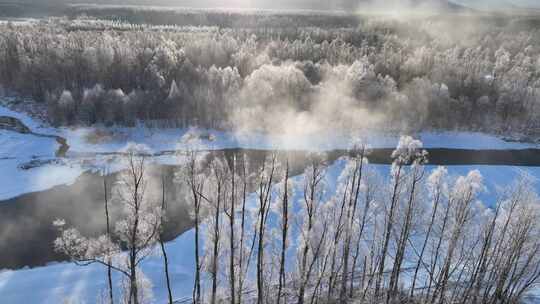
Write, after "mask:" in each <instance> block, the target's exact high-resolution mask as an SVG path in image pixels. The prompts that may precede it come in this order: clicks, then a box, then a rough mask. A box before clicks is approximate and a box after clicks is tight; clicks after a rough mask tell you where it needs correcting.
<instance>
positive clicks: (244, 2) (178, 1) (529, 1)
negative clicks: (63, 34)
mask: <svg viewBox="0 0 540 304" xmlns="http://www.w3.org/2000/svg"><path fill="white" fill-rule="evenodd" d="M4 1H6V0H0V2H4ZM15 1H17V0H15ZM19 1H21V2H32V1H31V0H19ZM39 1H49V2H55V3H58V2H62V3H70V2H77V3H100V4H137V5H142V4H147V5H168V6H187V7H239V8H240V7H243V8H275V9H279V8H284V9H285V8H303V9H322V10H325V9H336V8H343V7H348V8H352V7H355V6H356V5H358V4H360V3H362V2H370V1H376V2H378V3H384V4H387V3H390V4H391V5H392V3H394V2H395V3H400V4H401V3H402V2H403V0H39ZM405 1H413V2H435V3H437V2H445V1H450V2H454V3H459V4H463V5H466V6H469V7H474V8H482V9H501V8H511V7H515V8H526V7H534V8H540V0H405ZM6 2H13V0H10V1H6Z"/></svg>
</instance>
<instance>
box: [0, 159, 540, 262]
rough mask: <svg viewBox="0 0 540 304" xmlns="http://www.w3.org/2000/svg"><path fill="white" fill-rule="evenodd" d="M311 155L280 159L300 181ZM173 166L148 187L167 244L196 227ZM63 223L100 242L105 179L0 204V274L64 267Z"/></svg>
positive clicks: (115, 215)
mask: <svg viewBox="0 0 540 304" xmlns="http://www.w3.org/2000/svg"><path fill="white" fill-rule="evenodd" d="M392 150H393V149H375V150H373V151H372V153H371V154H370V156H369V160H370V162H371V163H374V164H390V163H391V158H390V155H391V153H392ZM427 150H428V153H429V163H430V164H432V165H447V166H452V165H504V166H532V167H535V166H540V150H538V149H526V150H463V149H427ZM271 153H275V152H274V151H263V150H242V149H229V150H223V151H217V152H214V153H213V154H212V155H211V156H210V157H214V156H216V155H221V156H223V155H224V156H225V157H226V158H227V159H228V160H230V159H231V156H232V155H235V154H245V155H247V156H248V157H249V158H250V160H251V163H252V165H253V166H252V167H257V164H258V163H261V162H262V161H263V160H264V158H265V157H267V156H268V155H269V154H271ZM347 153H348V152H347V151H344V150H336V151H331V152H327V153H326V158H327V159H328V161H329V162H333V161H335V160H336V159H338V158H339V157H341V156H344V155H346V154H347ZM308 154H309V153H308V152H305V151H290V152H279V153H278V158H279V159H280V160H282V161H284V160H286V159H288V160H289V163H290V166H291V175H298V174H301V172H302V171H303V170H304V168H305V167H306V166H307V164H308V157H307V156H308ZM177 170H178V167H175V166H152V167H151V168H149V171H148V172H149V174H150V176H151V179H150V181H149V185H148V191H147V194H148V198H149V199H154V200H159V201H160V200H161V176H162V175H163V176H165V184H166V198H167V207H168V210H167V217H168V219H169V221H168V222H167V225H166V227H165V231H166V235H165V236H166V239H167V240H172V239H174V238H176V237H177V236H179V235H180V234H182V233H183V232H185V231H186V230H188V229H189V228H190V227H192V221H191V220H190V218H189V216H188V211H189V210H188V207H186V204H185V199H186V193H183V191H181V190H180V188H179V186H178V184H176V183H174V173H175V172H176V171H177ZM116 177H117V174H113V175H110V176H108V177H107V184H108V186H109V187H108V188H109V189H111V188H112V184H113V182H114V180H116ZM110 208H111V219H112V223H113V224H112V225H113V227H114V222H115V221H117V220H118V219H119V218H120V217H121V216H120V210H119V209H118V207H117V206H115V204H114V203H111V207H110ZM59 218H61V219H65V220H66V221H67V223H68V225H69V226H74V227H76V228H77V229H79V230H80V231H81V232H82V233H83V235H86V236H97V235H100V234H103V233H104V232H105V217H104V191H103V177H101V176H100V175H98V174H94V173H84V174H83V175H81V176H80V177H79V178H78V179H77V181H76V182H75V183H74V184H72V185H69V186H67V185H64V186H58V187H54V188H52V189H49V190H45V191H41V192H35V193H28V194H24V195H21V196H19V197H16V198H13V199H9V200H5V201H0V269H2V268H11V269H18V268H21V267H25V266H30V267H35V266H42V265H45V264H46V263H49V262H52V261H63V260H65V257H64V256H62V255H59V254H57V253H55V252H54V250H53V241H54V239H55V238H56V237H57V231H56V230H55V228H54V227H53V225H52V222H53V221H54V220H55V219H59Z"/></svg>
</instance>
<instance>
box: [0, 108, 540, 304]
mask: <svg viewBox="0 0 540 304" xmlns="http://www.w3.org/2000/svg"><path fill="white" fill-rule="evenodd" d="M0 116H11V117H15V118H18V119H20V120H21V121H22V122H23V123H25V124H26V125H27V126H28V127H29V128H30V129H31V130H32V131H34V132H36V133H41V134H49V135H59V136H62V137H64V138H66V139H67V142H68V144H69V145H70V146H71V148H70V152H69V153H68V155H67V158H65V159H60V160H58V159H56V157H55V152H56V150H57V148H58V144H57V142H56V141H55V140H54V139H52V138H43V137H37V136H34V135H24V134H19V133H15V132H11V131H5V130H0V200H3V199H8V198H12V197H15V196H18V195H20V194H23V193H28V192H34V191H40V190H45V189H48V188H51V187H53V186H55V185H60V184H69V183H71V182H73V181H75V179H76V178H77V177H78V176H79V175H80V174H81V173H82V172H83V171H85V170H89V169H96V168H97V167H98V166H99V165H100V164H102V163H103V162H104V161H106V158H104V157H103V158H102V157H97V158H94V159H90V160H89V159H79V158H70V154H72V155H73V154H77V153H94V152H118V151H121V150H122V149H124V148H125V147H126V145H128V144H129V143H130V142H135V143H139V144H145V145H147V146H149V147H150V148H151V149H152V150H153V151H166V150H175V149H182V148H186V147H185V146H183V145H182V141H181V138H182V136H183V135H185V134H186V132H188V131H189V130H186V129H165V130H163V129H159V130H158V129H149V128H143V127H137V128H113V130H114V132H113V135H114V136H111V137H110V138H108V139H107V140H104V141H100V142H97V143H91V142H89V141H88V137H89V134H92V133H93V132H96V129H94V128H79V129H69V128H52V127H50V126H48V125H46V124H43V123H40V122H38V121H36V120H34V119H32V118H31V117H29V116H28V115H25V114H22V113H18V112H14V111H11V110H9V109H8V108H6V107H2V106H0ZM109 131H110V130H109ZM199 132H200V134H202V135H204V136H203V137H204V138H206V137H208V138H207V140H205V141H204V143H205V144H206V146H207V147H208V149H222V148H236V147H240V148H254V149H294V150H304V149H306V150H331V149H339V148H347V147H349V145H350V144H349V143H350V139H349V137H345V136H343V137H340V136H332V135H331V134H328V135H322V136H313V137H310V136H307V137H306V138H301V139H297V140H290V139H288V138H279V136H278V137H266V136H261V135H235V134H232V133H225V132H217V131H199ZM207 133H208V134H210V135H211V136H207V135H208V134H207ZM417 137H418V138H419V139H421V140H422V141H423V142H424V147H440V148H467V149H524V148H536V147H538V146H537V145H536V144H526V143H515V142H505V141H503V140H502V139H500V138H498V137H496V136H491V135H485V134H481V133H463V132H444V133H423V134H420V135H418V136H417ZM398 140H399V136H398V135H385V136H384V135H371V136H367V137H366V139H365V141H367V142H368V143H369V144H370V145H371V147H374V148H382V147H385V148H391V147H395V145H396V144H397V142H398ZM32 160H54V161H53V162H52V163H49V164H46V165H43V166H38V167H36V168H32V169H29V170H23V169H20V168H19V166H20V165H21V164H25V163H28V162H29V161H32ZM155 161H157V162H161V163H170V162H171V161H174V159H172V158H171V157H166V156H163V157H158V158H156V159H155ZM373 166H374V167H375V168H377V170H378V171H379V172H380V174H381V176H383V177H386V176H388V174H389V166H387V165H373ZM342 168H343V162H341V161H338V162H336V163H335V164H333V165H332V166H331V167H330V168H329V170H328V185H329V188H330V189H329V192H332V191H335V189H334V188H335V180H336V178H337V175H338V174H339V172H341V169H342ZM428 168H429V170H431V169H433V167H432V166H428ZM116 169H118V168H116ZM474 169H478V170H479V171H480V172H481V173H482V175H483V176H484V181H485V184H486V187H487V189H488V191H487V192H484V193H482V194H481V195H480V197H479V198H480V199H481V200H482V201H483V202H484V203H485V204H486V205H491V206H492V205H493V204H494V203H495V194H496V187H497V186H498V185H507V184H508V183H509V182H510V181H511V180H512V179H514V178H515V177H516V176H517V175H518V174H520V171H521V170H523V171H525V172H528V173H529V174H531V175H532V176H534V177H536V178H540V168H539V167H522V168H517V167H508V166H452V167H449V172H450V174H453V175H464V174H466V173H467V172H468V171H470V170H474ZM295 178H296V179H301V178H302V177H301V176H298V177H295ZM332 185H334V186H332ZM537 188H538V190H539V191H540V187H537ZM193 238H194V232H193V231H188V232H186V233H184V234H183V235H181V236H179V237H178V238H176V239H175V240H174V241H172V242H169V243H168V244H167V246H166V247H167V251H168V254H169V262H170V273H171V280H172V284H173V294H174V297H175V298H176V299H180V298H184V297H189V296H191V290H192V285H193V273H194V246H193ZM142 269H143V272H144V273H145V274H146V276H148V277H149V278H150V280H151V281H152V282H153V284H154V288H153V292H154V297H155V302H156V303H164V302H166V289H165V279H164V276H163V264H162V259H161V257H159V256H158V255H157V254H156V256H152V257H150V258H149V259H148V260H146V261H145V263H144V264H143V265H142ZM114 280H115V286H118V289H117V290H116V291H115V293H116V294H117V295H118V294H119V290H120V286H119V285H120V276H118V275H115V277H114ZM105 290H106V269H105V268H103V267H102V266H99V265H92V266H88V267H78V266H75V265H74V264H71V263H53V264H51V265H48V266H45V267H39V268H34V269H21V270H3V271H2V270H0V295H1V301H0V302H1V303H6V304H11V303H14V304H16V303H51V304H52V303H55V304H56V303H96V302H97V301H98V299H99V298H100V297H101V295H102V294H103V293H104V292H105Z"/></svg>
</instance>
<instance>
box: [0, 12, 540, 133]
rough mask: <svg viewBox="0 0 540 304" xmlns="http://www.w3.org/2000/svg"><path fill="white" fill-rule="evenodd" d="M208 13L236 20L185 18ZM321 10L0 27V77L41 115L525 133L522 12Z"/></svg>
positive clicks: (528, 99)
mask: <svg viewBox="0 0 540 304" xmlns="http://www.w3.org/2000/svg"><path fill="white" fill-rule="evenodd" d="M90 12H91V11H90ZM135 12H137V11H135ZM142 12H144V10H142ZM150 12H152V11H150ZM215 14H217V16H218V17H221V18H219V19H220V20H221V19H223V20H225V21H227V20H228V21H230V22H232V20H236V19H235V17H236V16H237V15H235V14H230V15H227V14H224V13H219V12H215V13H212V12H210V13H207V15H208V16H207V15H205V14H203V13H200V12H199V13H198V14H196V16H197V17H198V18H195V17H192V18H191V19H195V20H199V19H201V20H213V19H212V16H213V17H214V18H217V17H216V16H215ZM180 16H182V15H180ZM247 16H248V17H249V16H250V15H247ZM265 16H266V15H265V14H262V17H261V19H262V20H266V19H265ZM285 16H286V17H287V15H285ZM324 18H325V17H324V16H318V15H310V14H305V15H291V16H289V17H288V18H283V20H288V22H289V23H287V22H285V21H284V24H283V25H282V26H277V25H275V22H268V23H269V24H270V25H268V26H259V27H254V26H253V22H254V21H255V20H257V22H259V21H258V20H259V19H253V18H247V19H246V20H243V19H239V20H240V21H238V22H239V23H240V24H239V25H236V26H231V27H217V26H206V27H200V26H175V25H169V26H158V25H147V24H128V23H125V22H121V21H118V20H112V21H105V20H101V21H100V20H96V19H92V18H89V17H85V18H82V19H81V18H79V19H76V20H68V19H50V20H47V21H40V22H34V23H29V24H17V25H14V24H11V23H2V24H1V25H0V27H1V32H2V35H1V36H0V74H1V75H0V83H1V84H2V86H3V87H4V89H5V90H12V91H14V92H17V93H18V94H23V95H25V96H31V97H33V98H34V99H35V100H36V102H38V103H44V104H47V108H48V112H49V119H50V121H51V122H52V123H53V124H55V125H94V124H105V125H113V124H119V125H128V126H130V125H134V124H136V123H137V122H146V123H150V122H156V121H158V120H159V121H160V122H159V124H162V125H164V126H202V127H209V128H218V129H225V130H231V129H233V130H235V129H249V130H259V131H280V130H279V129H280V128H285V127H287V128H293V127H294V126H295V122H297V121H299V120H302V121H303V122H304V125H310V126H312V127H313V128H315V125H316V127H320V128H330V127H334V128H341V129H350V130H352V129H358V128H366V127H374V128H378V129H380V128H385V129H391V130H410V131H418V130H426V129H442V130H448V129H450V130H453V129H461V130H480V131H487V132H490V133H526V134H528V135H537V133H538V131H539V129H538V128H539V126H538V123H539V121H540V120H539V118H538V117H537V116H538V115H537V113H538V100H539V99H538V98H539V97H538V89H539V85H540V84H539V79H540V78H539V74H538V67H539V64H540V57H539V56H540V48H539V47H540V46H539V45H538V43H539V42H538V41H540V39H539V38H538V35H539V32H538V30H537V29H536V28H535V27H534V26H528V25H530V23H533V21H531V20H529V19H527V18H526V17H507V18H506V19H505V18H502V17H492V18H490V17H475V16H458V17H442V18H436V17H431V18H421V17H416V18H412V19H410V18H408V19H388V18H380V17H379V18H377V17H358V20H355V22H354V23H353V24H354V25H350V24H348V23H346V22H345V23H344V24H342V23H336V24H334V23H332V22H330V23H329V24H325V23H324V22H322V21H319V22H317V21H318V20H323V21H324V20H325V19H324ZM328 18H330V17H328ZM331 18H334V19H335V18H340V17H339V15H337V16H331ZM342 18H345V17H342ZM348 18H350V17H348ZM191 19H189V18H188V19H187V20H191ZM291 19H292V20H295V21H296V20H299V21H298V22H299V23H300V24H302V23H303V22H302V20H304V19H305V21H304V23H308V24H306V25H305V26H301V27H292V26H289V25H290V24H291V23H292V21H291ZM143 20H144V19H143ZM182 20H184V19H182ZM271 20H272V19H271ZM278 20H282V19H278ZM331 20H332V19H331ZM242 21H245V24H242V23H241V22H242ZM249 21H251V22H249ZM261 22H262V21H261ZM310 22H311V24H313V26H310V25H309V23H310ZM193 23H196V22H193ZM263 23H264V22H263ZM250 25H251V26H250ZM268 114H271V115H268ZM272 114H276V115H278V116H282V117H283V118H282V120H284V121H285V122H287V123H282V122H281V121H280V122H276V121H275V120H274V119H273V117H275V115H272Z"/></svg>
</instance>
